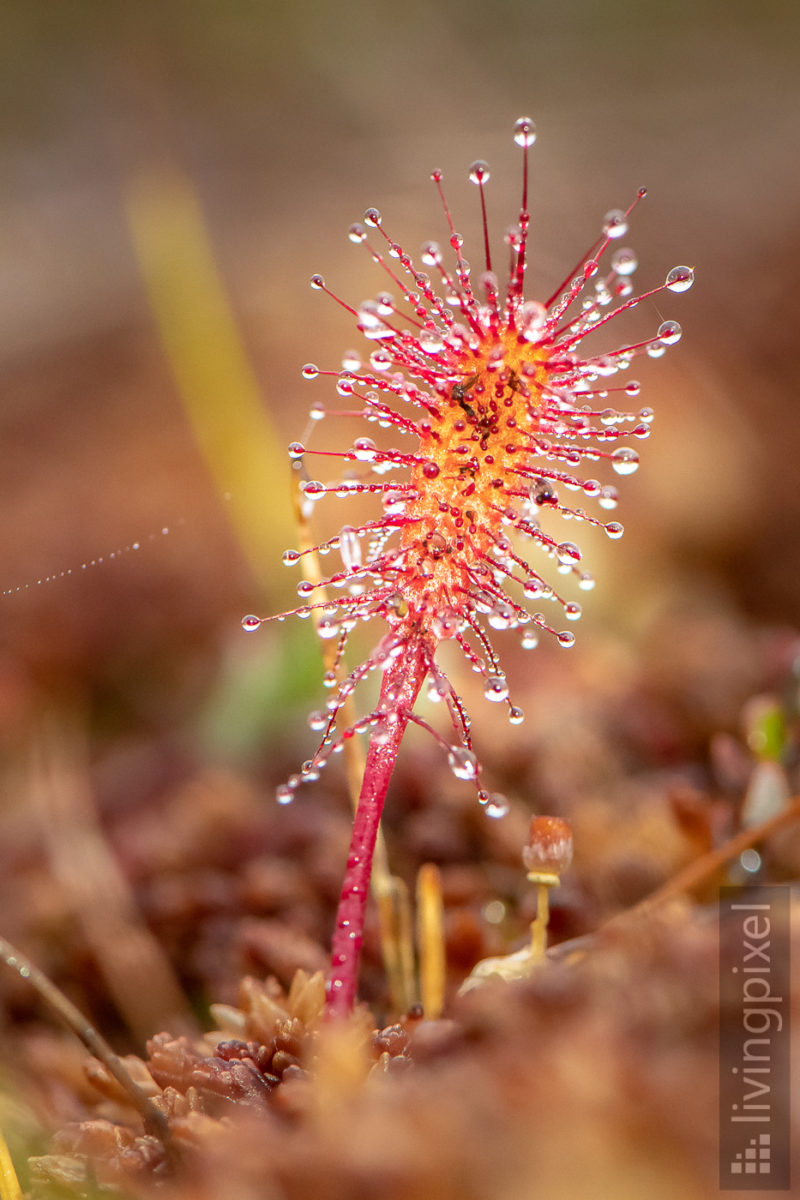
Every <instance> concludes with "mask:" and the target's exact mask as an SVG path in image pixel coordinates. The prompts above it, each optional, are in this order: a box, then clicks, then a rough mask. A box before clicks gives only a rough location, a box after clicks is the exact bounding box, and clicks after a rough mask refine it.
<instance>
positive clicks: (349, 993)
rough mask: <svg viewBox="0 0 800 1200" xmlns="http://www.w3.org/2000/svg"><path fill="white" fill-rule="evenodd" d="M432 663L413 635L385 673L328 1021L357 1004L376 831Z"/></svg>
mask: <svg viewBox="0 0 800 1200" xmlns="http://www.w3.org/2000/svg"><path fill="white" fill-rule="evenodd" d="M429 662H430V655H429V653H428V652H427V648H426V645H425V640H424V639H423V638H422V637H420V636H419V635H412V636H411V637H409V639H408V640H407V641H406V642H404V643H403V652H402V654H399V655H398V656H397V658H394V659H393V660H392V662H391V664H390V665H389V667H387V669H386V671H385V672H384V676H383V683H382V685H381V697H380V702H379V705H378V707H379V710H380V711H381V712H383V713H385V714H386V716H385V719H384V721H383V722H382V723H381V724H380V725H379V726H378V728H377V730H376V732H375V733H373V735H372V737H371V738H370V743H369V749H368V751H367V761H366V764H365V766H364V779H363V782H362V784H361V794H360V796H359V798H358V805H357V807H356V813H355V818H354V820H353V835H352V837H351V839H350V850H349V853H348V855H347V868H346V871H345V876H344V883H343V884H342V894H341V896H340V898H339V907H338V910H337V913H336V926H335V929H334V934H333V944H332V949H331V971H330V979H329V981H328V999H327V1007H326V1011H327V1015H328V1016H329V1017H341V1016H347V1014H348V1013H350V1012H351V1010H352V1008H353V1004H354V1002H355V998H356V992H357V989H358V962H359V957H360V955H361V943H362V941H363V938H364V917H365V914H366V908H367V895H368V892H369V881H370V875H371V873H372V857H373V854H374V852H375V841H376V838H377V836H378V827H379V826H380V820H381V814H382V813H383V805H384V801H385V799H386V793H387V791H388V788H389V782H390V780H391V778H392V772H393V771H394V764H395V761H396V759H397V751H398V750H399V748H400V742H401V741H402V739H403V734H404V733H405V729H406V725H407V724H408V719H409V717H410V715H411V711H412V709H413V707H414V703H415V701H416V699H417V696H418V695H419V690H420V688H421V687H422V683H423V680H424V679H425V676H426V675H427V673H428V664H429Z"/></svg>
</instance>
